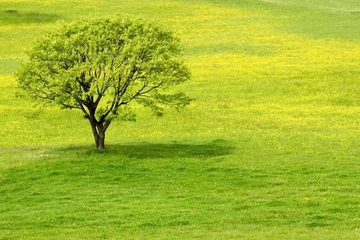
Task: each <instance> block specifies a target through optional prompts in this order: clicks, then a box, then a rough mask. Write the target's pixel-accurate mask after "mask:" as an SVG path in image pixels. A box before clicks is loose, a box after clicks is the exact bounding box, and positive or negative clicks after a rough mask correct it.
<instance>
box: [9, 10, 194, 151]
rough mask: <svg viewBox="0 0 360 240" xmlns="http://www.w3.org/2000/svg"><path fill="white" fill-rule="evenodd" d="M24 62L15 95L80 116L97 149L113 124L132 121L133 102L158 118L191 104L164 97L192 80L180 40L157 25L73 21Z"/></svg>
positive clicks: (136, 21) (50, 34) (115, 19)
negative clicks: (183, 83)
mask: <svg viewBox="0 0 360 240" xmlns="http://www.w3.org/2000/svg"><path fill="white" fill-rule="evenodd" d="M28 58H29V59H28V60H27V61H26V62H24V63H22V64H21V65H20V67H19V69H18V71H17V73H16V79H17V81H18V88H17V89H18V90H17V95H18V96H20V97H24V98H27V99H34V100H37V101H40V102H41V103H43V104H44V105H59V106H60V107H61V108H67V109H79V110H81V111H82V113H83V114H84V116H85V118H86V119H88V120H89V123H90V126H91V129H92V133H93V136H94V140H95V145H96V147H97V148H98V149H102V148H105V132H106V130H107V129H108V127H109V125H110V124H111V122H112V121H113V120H114V119H120V120H135V117H136V116H135V113H134V112H133V111H132V108H131V106H133V104H134V103H135V102H137V103H139V104H141V105H143V106H145V107H148V108H150V109H152V110H153V112H154V113H155V114H156V115H157V116H161V115H162V114H163V110H164V109H165V108H169V107H170V108H175V109H177V110H180V109H182V108H183V107H185V106H186V105H188V104H189V103H190V101H191V99H190V98H189V97H187V96H186V95H185V94H184V93H173V94H166V93H165V91H164V90H167V89H168V88H169V87H171V86H174V85H177V84H180V83H182V82H184V81H187V80H189V79H190V72H189V70H188V68H187V67H186V66H185V65H184V62H183V60H182V47H181V45H180V41H179V39H178V38H177V37H175V36H174V34H173V33H172V32H171V31H168V30H166V29H165V28H164V27H163V26H161V25H159V24H157V23H153V22H147V21H145V20H141V19H131V18H128V17H123V16H116V17H111V18H92V19H87V20H78V21H74V22H72V23H70V24H68V25H65V26H63V27H61V28H60V29H57V30H56V31H51V32H48V33H46V34H45V35H44V36H43V37H41V38H40V39H39V40H38V41H37V43H36V44H35V45H34V46H33V48H32V49H31V50H30V51H29V52H28Z"/></svg>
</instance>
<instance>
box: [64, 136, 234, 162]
mask: <svg viewBox="0 0 360 240" xmlns="http://www.w3.org/2000/svg"><path fill="white" fill-rule="evenodd" d="M63 150H65V151H71V152H78V153H79V154H88V155H97V154H99V155H103V154H104V155H108V154H109V155H123V156H127V157H130V158H136V159H146V158H178V157H180V158H186V157H189V158H210V157H218V156H224V155H229V154H231V153H232V151H233V150H234V147H233V146H231V144H229V143H228V142H227V141H224V140H215V141H212V142H210V143H204V144H182V143H129V144H117V145H111V144H110V145H107V146H106V149H104V150H96V149H92V150H89V148H88V147H84V146H83V147H81V146H74V147H69V148H67V149H62V151H63Z"/></svg>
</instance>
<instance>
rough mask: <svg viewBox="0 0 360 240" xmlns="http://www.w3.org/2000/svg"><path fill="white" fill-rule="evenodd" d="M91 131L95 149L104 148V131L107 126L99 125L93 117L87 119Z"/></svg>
mask: <svg viewBox="0 0 360 240" xmlns="http://www.w3.org/2000/svg"><path fill="white" fill-rule="evenodd" d="M89 122H90V125H91V129H92V132H93V135H94V140H95V146H96V148H97V149H104V148H105V131H106V129H107V126H104V125H103V124H99V123H98V122H97V121H96V119H95V118H94V117H90V118H89Z"/></svg>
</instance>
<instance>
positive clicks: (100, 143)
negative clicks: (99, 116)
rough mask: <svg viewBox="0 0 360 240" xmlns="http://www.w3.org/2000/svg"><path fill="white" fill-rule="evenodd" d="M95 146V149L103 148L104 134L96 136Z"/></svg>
mask: <svg viewBox="0 0 360 240" xmlns="http://www.w3.org/2000/svg"><path fill="white" fill-rule="evenodd" d="M95 145H96V148H97V149H104V148H105V132H104V133H102V134H98V136H97V137H96V138H95Z"/></svg>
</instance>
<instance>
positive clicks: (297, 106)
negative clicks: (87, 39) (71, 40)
mask: <svg viewBox="0 0 360 240" xmlns="http://www.w3.org/2000/svg"><path fill="white" fill-rule="evenodd" d="M314 2H316V3H314ZM117 13H127V14H133V15H140V16H142V17H144V18H149V19H154V18H155V19H158V20H160V21H161V22H163V23H164V24H166V25H167V26H169V28H171V29H173V30H174V31H175V32H176V33H177V35H178V36H179V37H180V38H181V39H182V42H183V44H184V47H185V58H186V62H187V63H188V66H189V68H190V69H191V72H192V75H193V76H192V80H191V81H190V82H188V83H186V84H183V85H181V86H179V87H178V89H179V90H182V91H184V92H186V93H187V94H188V95H190V96H191V97H193V98H195V99H196V100H195V101H194V102H193V103H192V104H191V105H190V106H189V107H188V108H187V109H185V110H184V111H182V112H181V113H175V112H169V113H168V114H167V115H166V116H164V117H162V118H160V119H158V118H155V117H153V116H152V115H151V113H149V112H148V111H147V110H140V109H139V111H138V121H137V122H135V123H133V122H125V123H124V122H116V123H114V124H113V125H111V126H110V128H109V130H108V132H107V140H106V142H107V144H108V146H107V149H106V151H102V152H98V151H96V150H94V146H93V140H92V136H91V131H90V126H88V123H87V122H86V121H85V120H84V119H83V118H82V116H81V114H80V113H78V112H74V111H64V110H59V109H56V108H54V109H44V110H43V111H42V112H41V114H40V115H39V116H37V113H38V112H37V111H36V109H34V108H33V105H32V104H31V103H28V102H26V101H24V100H22V99H17V98H15V97H14V90H15V86H16V81H15V80H14V77H13V73H14V71H15V70H16V68H17V66H18V65H19V62H20V61H22V60H23V59H25V57H26V55H25V50H26V49H28V48H30V47H31V45H32V43H34V42H35V41H36V37H38V36H40V35H41V34H42V32H43V31H45V30H47V29H53V28H56V27H57V26H58V25H59V22H58V21H59V20H60V21H70V20H72V19H77V18H83V17H87V16H93V15H112V14H117ZM359 24H360V3H359V2H358V1H356V0H343V1H329V0H327V1H325V0H318V1H309V0H303V1H296V0H271V1H270V0H263V1H256V0H253V1H251V0H242V1H237V0H223V1H218V0H198V1H190V0H167V1H165V0H142V1H140V0H133V1H125V2H124V3H119V1H116V0H109V1H94V0H86V1H71V2H69V1H45V0H42V1H35V0H29V1H18V0H9V1H6V2H0V82H1V85H0V90H1V93H2V94H1V95H0V116H1V119H2V121H1V130H0V135H1V138H0V239H359V238H360V227H359V226H360V177H359V173H360V161H359V160H360V148H359V139H360V131H359V129H360V96H359V94H358V89H359V87H360V82H359V79H360V70H359V63H360V31H358V30H357V29H358V26H359Z"/></svg>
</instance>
